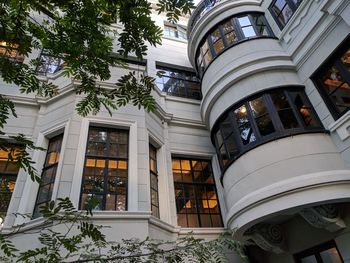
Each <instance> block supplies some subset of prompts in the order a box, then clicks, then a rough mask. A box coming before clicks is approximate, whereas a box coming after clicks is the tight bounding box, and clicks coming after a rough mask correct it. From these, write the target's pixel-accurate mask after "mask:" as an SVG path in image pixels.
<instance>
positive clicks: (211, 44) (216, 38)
mask: <svg viewBox="0 0 350 263" xmlns="http://www.w3.org/2000/svg"><path fill="white" fill-rule="evenodd" d="M259 37H274V35H273V33H272V30H271V29H270V27H269V26H268V24H267V21H266V19H265V17H264V15H263V14H261V13H251V14H239V15H235V16H234V17H231V18H229V19H226V20H225V21H223V22H221V23H220V24H218V25H216V26H215V27H214V28H212V29H211V30H210V32H209V33H208V34H207V35H206V36H205V37H204V39H203V40H202V42H201V45H200V46H199V49H198V51H197V69H198V72H199V74H200V75H202V74H203V72H204V70H205V68H207V67H208V65H209V64H210V62H211V61H212V60H213V59H214V58H215V57H217V56H218V55H219V54H221V53H222V52H223V51H224V50H226V49H228V48H230V47H231V46H233V45H235V44H237V43H239V42H241V41H244V40H247V39H252V38H259Z"/></svg>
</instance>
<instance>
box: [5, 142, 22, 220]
mask: <svg viewBox="0 0 350 263" xmlns="http://www.w3.org/2000/svg"><path fill="white" fill-rule="evenodd" d="M19 150H20V148H19V147H18V146H10V147H7V148H4V149H2V148H0V224H1V223H2V218H3V217H4V216H5V215H6V212H7V209H8V206H9V204H10V201H11V197H12V193H13V191H14V189H15V185H16V179H17V174H18V171H19V167H18V166H17V165H16V164H15V161H14V158H15V157H16V154H17V152H18V151H19ZM9 154H10V155H11V156H12V158H13V159H11V158H9Z"/></svg>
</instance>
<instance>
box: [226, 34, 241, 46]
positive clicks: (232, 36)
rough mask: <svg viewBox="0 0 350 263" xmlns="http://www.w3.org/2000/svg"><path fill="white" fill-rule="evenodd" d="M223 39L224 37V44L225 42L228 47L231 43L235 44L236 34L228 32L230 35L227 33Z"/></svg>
mask: <svg viewBox="0 0 350 263" xmlns="http://www.w3.org/2000/svg"><path fill="white" fill-rule="evenodd" d="M225 37H226V42H227V44H229V45H231V44H233V43H235V42H237V41H238V37H237V34H236V32H235V31H232V32H230V33H227V34H226V35H225Z"/></svg>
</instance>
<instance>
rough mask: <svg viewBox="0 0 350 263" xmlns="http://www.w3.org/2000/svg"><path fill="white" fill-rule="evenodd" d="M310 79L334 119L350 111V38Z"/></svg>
mask: <svg viewBox="0 0 350 263" xmlns="http://www.w3.org/2000/svg"><path fill="white" fill-rule="evenodd" d="M312 79H313V80H314V82H315V84H316V87H317V88H318V90H319V91H320V94H321V95H322V97H323V99H324V101H325V102H326V105H327V107H328V108H329V110H330V112H331V113H332V115H333V117H334V118H335V119H339V118H340V117H341V116H342V115H344V114H345V113H346V112H347V111H349V110H350V37H348V38H347V40H346V41H345V42H344V43H343V44H342V45H341V46H340V47H339V48H338V49H337V50H336V52H335V53H334V55H332V56H331V58H330V59H328V60H327V61H326V62H325V63H324V65H322V66H321V68H320V69H318V70H317V71H316V72H315V74H314V75H313V76H312Z"/></svg>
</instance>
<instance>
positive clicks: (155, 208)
mask: <svg viewBox="0 0 350 263" xmlns="http://www.w3.org/2000/svg"><path fill="white" fill-rule="evenodd" d="M149 169H150V177H151V206H152V207H151V208H152V215H153V216H155V217H158V218H159V195H158V170H157V149H156V148H155V147H154V146H153V145H152V144H150V145H149Z"/></svg>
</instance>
